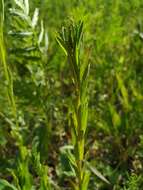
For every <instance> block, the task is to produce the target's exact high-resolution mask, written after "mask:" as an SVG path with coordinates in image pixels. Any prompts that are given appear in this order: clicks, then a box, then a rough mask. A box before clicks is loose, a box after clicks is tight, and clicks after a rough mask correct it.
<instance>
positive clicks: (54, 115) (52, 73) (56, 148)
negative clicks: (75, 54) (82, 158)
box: [0, 0, 143, 190]
mask: <svg viewBox="0 0 143 190" xmlns="http://www.w3.org/2000/svg"><path fill="white" fill-rule="evenodd" d="M29 3H30V13H29V16H30V18H32V16H33V12H34V10H35V8H36V7H38V8H39V20H38V22H37V25H36V26H35V28H34V29H32V28H31V27H30V26H29V24H28V23H27V21H26V20H25V19H22V18H21V17H19V16H17V15H15V14H14V13H12V12H11V11H10V9H11V8H12V7H15V8H17V9H18V10H20V8H19V7H18V6H17V5H16V3H15V2H14V1H12V0H9V1H5V20H4V42H5V47H6V54H7V56H6V60H7V65H8V68H9V69H10V70H11V73H12V80H13V90H14V96H15V102H16V106H17V118H16V119H15V118H14V116H13V113H12V109H11V106H9V104H8V101H7V95H6V94H7V83H6V80H5V76H4V69H3V66H2V64H1V65H0V81H1V82H0V155H1V156H0V178H1V179H6V180H7V181H9V182H10V183H12V184H14V185H15V186H16V187H17V188H19V189H20V188H21V189H22V190H23V189H24V188H25V190H28V188H29V189H32V187H33V188H34V187H35V188H36V189H39V188H40V187H41V188H42V185H41V186H40V184H41V183H42V182H40V181H42V180H43V181H44V179H41V180H40V179H39V176H40V175H41V173H42V172H43V173H44V171H45V169H39V168H45V167H46V166H48V169H47V170H48V172H45V173H44V174H43V173H42V177H41V178H44V177H43V176H46V175H47V176H49V181H50V183H51V184H52V183H53V181H54V183H55V184H56V186H54V187H53V185H52V187H53V189H56V188H57V189H58V188H59V189H62V190H63V189H70V184H69V181H68V179H69V178H74V173H73V172H72V171H71V168H70V166H69V163H68V160H67V157H66V152H65V149H68V148H69V147H65V146H66V145H67V144H70V142H71V137H70V136H71V134H70V129H69V118H70V113H71V110H70V104H71V98H70V97H71V94H72V91H73V86H72V81H71V79H70V72H69V65H68V64H67V60H66V59H65V56H64V54H63V52H62V50H61V49H60V47H59V46H58V44H57V42H56V40H55V37H56V32H57V31H60V30H61V26H63V25H64V24H65V23H66V22H68V19H69V18H72V19H74V20H76V21H78V20H80V19H83V20H84V49H85V51H84V53H83V54H82V58H83V60H89V61H90V63H91V71H90V79H89V91H88V93H89V120H88V133H87V140H86V141H87V143H86V150H87V151H88V161H89V163H90V164H91V165H92V166H94V167H95V168H96V169H98V170H99V171H100V172H101V173H102V174H103V175H104V177H106V178H107V179H108V180H109V181H110V183H111V185H108V184H106V183H105V182H103V181H102V180H100V179H99V178H98V177H97V176H95V175H91V179H90V185H89V189H90V190H95V189H99V190H102V189H103V190H106V189H107V190H108V189H109V190H111V189H114V190H118V189H119V190H120V189H123V190H127V189H128V190H140V189H142V183H143V180H142V177H143V176H142V173H143V163H142V157H143V135H142V131H143V116H142V113H143V62H142V59H143V25H142V24H143V1H141V0H124V1H121V0H116V1H112V0H108V1H106V0H72V1H71V0H43V1H42V3H41V2H40V1H38V0H32V1H29ZM41 20H43V28H44V31H46V32H47V33H48V49H47V48H46V46H45V38H43V39H42V40H41V42H40V44H38V40H39V38H40V34H41V31H42V27H41ZM20 32H33V35H32V37H27V36H25V35H19V33H20ZM1 61H2V59H1ZM16 120H17V122H18V125H19V130H18V132H17V133H18V134H19V135H20V136H21V137H22V139H23V145H22V146H23V147H24V150H25V149H26V150H25V152H26V153H23V154H24V158H20V153H19V148H18V147H19V145H18V143H17V139H16V138H15V136H13V135H12V131H13V130H15V129H14V126H15V123H16ZM20 146H21V145H20ZM64 148H65V149H64ZM35 149H36V150H35ZM38 158H39V161H37V162H36V161H33V160H38ZM19 163H23V165H22V167H24V168H27V169H22V170H20V169H18V168H21V166H19ZM37 163H38V164H37ZM25 165H26V166H25ZM37 165H38V166H37ZM35 168H38V169H35ZM24 171H25V172H27V173H28V174H27V176H30V180H29V181H28V180H27V179H23V177H21V176H22V175H23V176H24V175H26V173H25V174H24ZM22 172H23V174H21V173H22ZM47 173H48V174H47ZM14 176H16V177H14ZM45 178H46V177H45ZM26 180H27V181H28V182H26ZM16 181H18V182H16ZM47 181H48V180H47ZM17 183H18V184H19V185H18V184H17ZM25 183H26V184H30V185H28V186H26V185H25ZM18 186H20V187H18ZM58 186H59V187H58ZM0 188H1V189H4V188H3V186H2V185H1V186H0ZM9 188H10V187H9ZM45 189H48V185H47V186H46V187H45ZM41 190H42V189H41ZM43 190H44V186H43Z"/></svg>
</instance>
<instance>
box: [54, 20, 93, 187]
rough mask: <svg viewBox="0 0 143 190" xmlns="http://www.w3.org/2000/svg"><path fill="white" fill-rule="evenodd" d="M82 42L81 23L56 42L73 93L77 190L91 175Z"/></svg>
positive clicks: (72, 127) (66, 31)
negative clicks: (87, 156)
mask: <svg viewBox="0 0 143 190" xmlns="http://www.w3.org/2000/svg"><path fill="white" fill-rule="evenodd" d="M82 39H83V22H82V21H81V22H79V23H78V24H73V23H72V24H71V25H69V26H67V27H63V28H62V32H61V33H59V36H58V37H57V41H58V43H59V44H60V46H61V48H62V49H63V50H64V52H65V54H66V56H67V57H68V62H69V69H70V71H71V80H72V82H73V87H74V92H73V97H72V118H71V123H72V124H71V131H72V142H73V146H74V157H73V159H72V158H71V157H70V158H69V159H70V161H71V163H72V165H73V166H74V168H75V172H76V180H77V183H76V184H75V183H73V185H74V188H75V189H76V190H86V189H87V187H88V183H89V176H90V172H89V171H88V170H87V169H86V167H85V153H84V147H85V134H86V129H87V116H88V95H87V91H88V85H87V84H88V75H89V66H90V65H89V63H88V62H84V61H81V58H80V52H81V45H82Z"/></svg>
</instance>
